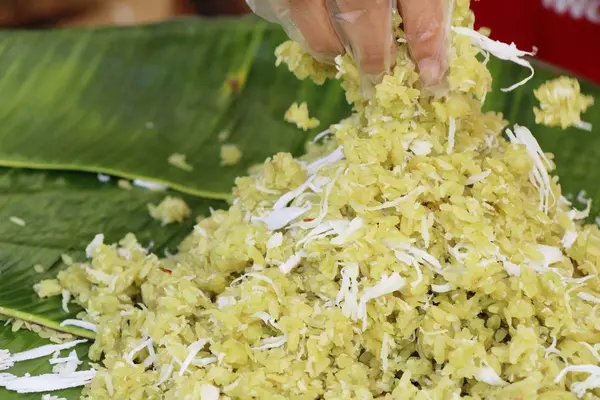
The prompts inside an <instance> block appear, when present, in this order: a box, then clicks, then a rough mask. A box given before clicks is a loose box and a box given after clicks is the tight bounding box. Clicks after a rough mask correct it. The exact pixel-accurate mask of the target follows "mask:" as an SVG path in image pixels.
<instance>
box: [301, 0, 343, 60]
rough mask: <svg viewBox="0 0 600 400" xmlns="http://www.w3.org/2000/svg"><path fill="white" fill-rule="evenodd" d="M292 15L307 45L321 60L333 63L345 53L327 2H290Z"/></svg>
mask: <svg viewBox="0 0 600 400" xmlns="http://www.w3.org/2000/svg"><path fill="white" fill-rule="evenodd" d="M289 2H290V15H291V18H292V21H294V24H295V25H296V27H297V28H298V29H299V30H300V33H301V34H302V37H303V38H304V41H305V43H306V45H308V47H309V48H310V49H311V51H312V52H313V53H314V54H315V55H317V57H319V58H321V59H327V60H330V61H333V59H334V58H335V56H337V55H338V54H342V53H343V52H344V47H343V46H342V42H341V41H340V39H339V38H338V36H337V34H336V32H335V30H334V28H333V25H332V24H331V20H330V19H329V14H328V12H327V7H326V6H325V0H289Z"/></svg>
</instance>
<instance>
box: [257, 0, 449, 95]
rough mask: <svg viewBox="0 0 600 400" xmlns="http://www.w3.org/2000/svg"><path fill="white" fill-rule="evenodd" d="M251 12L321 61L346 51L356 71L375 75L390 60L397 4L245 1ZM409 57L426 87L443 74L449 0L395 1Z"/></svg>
mask: <svg viewBox="0 0 600 400" xmlns="http://www.w3.org/2000/svg"><path fill="white" fill-rule="evenodd" d="M246 2H247V3H248V5H249V6H250V8H251V9H252V11H254V12H255V13H256V14H258V15H260V16H262V17H263V18H265V19H267V20H269V21H271V22H277V23H280V24H281V25H282V26H283V27H284V29H285V30H286V31H287V33H288V35H289V36H290V37H291V38H292V39H293V40H296V41H299V42H300V43H303V44H304V45H305V46H306V47H307V48H308V49H309V50H310V51H311V53H312V54H313V55H314V56H315V57H316V58H317V59H319V60H321V61H329V62H331V61H332V60H333V58H334V57H335V56H336V55H338V54H342V53H343V52H344V50H346V51H348V52H349V53H350V54H351V55H352V56H353V57H354V59H355V60H356V62H357V63H358V65H359V67H360V69H361V72H363V73H364V74H366V75H369V76H373V77H380V76H381V74H382V73H384V72H387V71H389V69H390V67H391V66H392V64H393V62H394V60H395V54H396V46H395V43H394V42H393V26H392V9H393V7H396V0H246ZM399 3H400V10H399V11H400V13H401V15H402V17H403V20H404V29H405V32H406V38H407V41H408V45H409V48H410V50H411V54H412V56H413V58H414V60H415V62H416V63H417V65H418V67H419V72H420V75H421V81H422V82H423V84H424V85H426V86H432V85H436V84H438V83H440V80H441V79H442V78H443V76H444V75H445V72H446V70H447V66H448V62H447V59H446V58H447V46H448V45H447V41H448V37H449V30H450V16H451V9H450V8H451V4H452V0H399Z"/></svg>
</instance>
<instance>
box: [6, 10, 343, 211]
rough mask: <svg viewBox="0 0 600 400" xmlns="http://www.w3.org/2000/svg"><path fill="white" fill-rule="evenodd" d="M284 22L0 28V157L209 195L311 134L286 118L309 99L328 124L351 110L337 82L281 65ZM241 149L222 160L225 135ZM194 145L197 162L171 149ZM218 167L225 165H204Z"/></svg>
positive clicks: (14, 163) (300, 145) (223, 193)
mask: <svg viewBox="0 0 600 400" xmlns="http://www.w3.org/2000/svg"><path fill="white" fill-rule="evenodd" d="M284 39H285V35H284V33H283V32H282V31H281V30H280V29H278V28H276V27H274V26H273V25H269V24H266V23H264V22H262V21H259V20H257V19H255V18H243V19H239V20H238V19H224V20H198V19H189V20H182V21H176V22H170V23H164V24H157V25H147V26H139V27H109V28H98V29H69V30H55V31H50V32H48V31H4V32H0V71H2V74H1V76H0V93H2V96H1V97H0V126H2V143H1V144H0V165H2V166H8V167H28V168H38V169H54V170H75V171H91V172H104V173H108V174H112V175H118V176H122V177H126V178H142V179H145V180H149V181H156V182H160V183H166V184H168V185H170V186H171V187H173V188H176V189H178V190H180V191H183V192H187V193H191V194H195V195H198V196H203V197H207V198H217V199H225V198H227V197H228V196H229V193H230V190H231V186H232V184H233V181H234V179H235V177H237V176H240V175H244V174H245V172H246V170H247V169H248V167H250V166H251V165H252V164H254V163H256V162H262V161H263V160H264V159H265V158H267V157H270V156H272V155H273V154H275V153H277V152H278V151H291V152H293V153H295V154H298V153H300V152H301V151H302V150H303V149H304V143H305V141H306V139H307V137H308V136H309V135H314V134H315V133H316V132H318V131H316V132H315V131H311V132H303V131H301V130H299V129H297V128H296V127H295V126H293V125H291V124H289V123H286V122H284V121H283V115H284V113H285V111H286V110H287V108H288V107H289V106H290V105H291V104H292V103H293V102H294V101H306V102H307V103H308V105H309V108H310V109H311V110H313V111H314V115H315V116H316V117H317V118H320V119H321V121H322V126H329V125H330V124H331V123H335V122H337V121H339V120H340V119H341V118H343V117H345V116H347V115H348V106H347V104H346V102H345V101H344V96H343V94H342V91H341V89H340V87H339V85H338V84H336V83H335V82H329V83H327V84H325V85H324V86H323V87H317V86H316V85H314V84H313V83H311V82H308V81H304V82H300V81H298V80H297V79H296V78H295V77H294V76H293V75H292V74H290V73H289V72H288V71H287V69H286V68H285V67H284V66H281V67H279V68H276V67H275V56H274V54H273V52H274V48H275V46H276V45H277V44H279V43H281V42H282V41H283V40H284ZM220 133H225V136H228V138H227V139H226V142H227V143H231V144H235V145H237V146H238V148H240V149H242V151H243V156H242V159H241V162H240V163H238V164H237V165H235V166H232V167H228V168H220V163H221V160H220V157H219V149H220V147H221V145H222V144H223V143H222V140H219V134H220ZM173 153H182V154H185V155H186V156H187V159H188V161H189V162H190V164H192V165H193V167H194V170H193V171H192V172H188V171H184V170H181V169H178V168H175V167H173V166H171V165H169V164H168V162H167V160H168V158H169V156H170V155H171V154H173ZM217 169H218V170H219V173H218V174H213V173H206V171H214V170H217Z"/></svg>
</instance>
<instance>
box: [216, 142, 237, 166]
mask: <svg viewBox="0 0 600 400" xmlns="http://www.w3.org/2000/svg"><path fill="white" fill-rule="evenodd" d="M220 156H221V165H223V166H232V165H236V164H237V163H239V162H240V160H241V159H242V151H241V150H240V148H239V147H237V146H236V145H235V144H224V145H222V146H221V151H220Z"/></svg>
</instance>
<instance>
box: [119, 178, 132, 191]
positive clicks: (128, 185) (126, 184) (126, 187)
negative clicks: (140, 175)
mask: <svg viewBox="0 0 600 400" xmlns="http://www.w3.org/2000/svg"><path fill="white" fill-rule="evenodd" d="M117 186H119V187H120V188H121V189H123V190H132V189H133V185H132V184H131V182H129V181H128V180H126V179H119V181H118V182H117Z"/></svg>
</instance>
